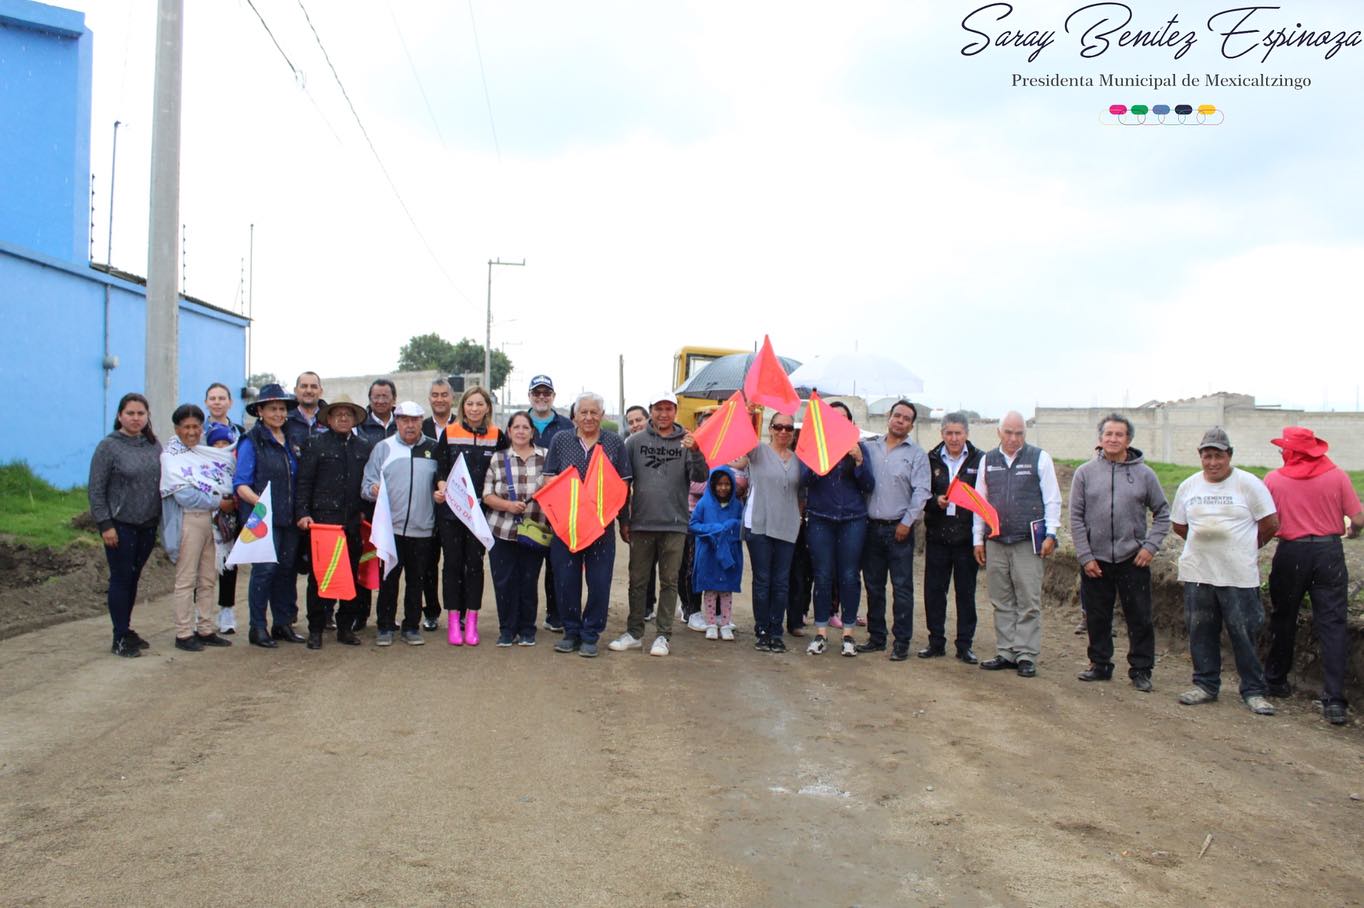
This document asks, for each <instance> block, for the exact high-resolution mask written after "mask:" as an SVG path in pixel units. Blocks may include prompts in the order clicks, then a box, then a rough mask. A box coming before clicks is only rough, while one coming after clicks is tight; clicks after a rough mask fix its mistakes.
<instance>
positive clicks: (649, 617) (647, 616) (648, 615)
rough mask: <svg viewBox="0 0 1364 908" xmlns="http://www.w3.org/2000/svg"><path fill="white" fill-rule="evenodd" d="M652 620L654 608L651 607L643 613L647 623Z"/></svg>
mask: <svg viewBox="0 0 1364 908" xmlns="http://www.w3.org/2000/svg"><path fill="white" fill-rule="evenodd" d="M653 620H654V610H653V609H649V610H648V611H647V612H645V613H644V622H645V623H646V624H647V623H649V622H650V621H653Z"/></svg>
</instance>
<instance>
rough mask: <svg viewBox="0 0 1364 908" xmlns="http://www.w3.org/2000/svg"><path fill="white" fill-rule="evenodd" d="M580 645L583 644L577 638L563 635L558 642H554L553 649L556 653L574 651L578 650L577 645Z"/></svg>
mask: <svg viewBox="0 0 1364 908" xmlns="http://www.w3.org/2000/svg"><path fill="white" fill-rule="evenodd" d="M582 645H583V644H582V641H581V640H578V639H577V638H575V637H565V638H564V639H562V640H560V641H559V642H558V643H556V644H554V651H555V652H556V653H576V652H577V651H578V647H580V646H582Z"/></svg>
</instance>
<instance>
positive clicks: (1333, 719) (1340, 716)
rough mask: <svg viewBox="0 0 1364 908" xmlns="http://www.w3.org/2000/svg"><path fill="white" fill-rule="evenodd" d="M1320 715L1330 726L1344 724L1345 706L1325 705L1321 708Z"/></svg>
mask: <svg viewBox="0 0 1364 908" xmlns="http://www.w3.org/2000/svg"><path fill="white" fill-rule="evenodd" d="M1321 714H1322V715H1323V716H1325V717H1326V721H1327V722H1330V723H1331V724H1332V725H1344V724H1345V704H1344V703H1327V704H1325V705H1324V706H1322V708H1321Z"/></svg>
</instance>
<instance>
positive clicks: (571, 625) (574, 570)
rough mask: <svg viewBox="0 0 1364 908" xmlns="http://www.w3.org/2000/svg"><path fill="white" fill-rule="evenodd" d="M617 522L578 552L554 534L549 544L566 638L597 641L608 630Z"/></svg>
mask: <svg viewBox="0 0 1364 908" xmlns="http://www.w3.org/2000/svg"><path fill="white" fill-rule="evenodd" d="M615 530H616V525H615V523H614V522H613V523H612V524H611V525H610V526H608V527H607V528H606V532H605V533H603V534H602V535H601V538H600V539H598V540H597V541H596V542H594V543H592V544H591V545H589V546H588V547H587V548H585V549H583V550H582V551H581V552H578V553H577V554H576V555H575V554H574V553H572V552H570V551H569V550H568V546H566V545H564V543H563V541H562V540H561V539H559V537H558V536H555V537H554V539H553V540H551V541H550V544H549V560H550V563H551V564H553V565H554V595H555V598H556V599H557V600H558V605H559V618H560V619H561V620H562V621H563V622H564V639H565V640H581V641H582V642H583V643H596V642H597V639H598V638H599V637H601V634H602V631H604V630H606V609H607V606H608V605H609V604H610V599H611V570H612V568H614V567H615V564H616V533H615ZM584 575H586V577H587V604H586V605H583V576H584Z"/></svg>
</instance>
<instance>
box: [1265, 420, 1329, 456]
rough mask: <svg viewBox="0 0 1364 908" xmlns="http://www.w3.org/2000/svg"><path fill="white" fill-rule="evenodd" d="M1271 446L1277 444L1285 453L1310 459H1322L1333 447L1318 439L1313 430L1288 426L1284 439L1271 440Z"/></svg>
mask: <svg viewBox="0 0 1364 908" xmlns="http://www.w3.org/2000/svg"><path fill="white" fill-rule="evenodd" d="M1270 444H1276V445H1278V446H1279V447H1281V448H1283V449H1284V450H1285V451H1297V452H1298V453H1300V454H1306V455H1307V456H1308V457H1320V456H1321V455H1323V454H1325V453H1326V452H1327V451H1328V450H1329V449H1330V447H1331V446H1330V445H1328V444H1327V443H1326V439H1324V438H1317V436H1316V434H1315V433H1314V432H1313V431H1312V430H1311V429H1304V428H1303V427H1302V426H1288V427H1287V428H1286V429H1284V430H1283V437H1282V438H1272V439H1270Z"/></svg>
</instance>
